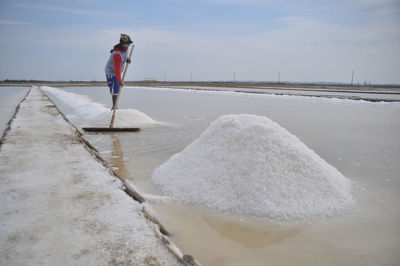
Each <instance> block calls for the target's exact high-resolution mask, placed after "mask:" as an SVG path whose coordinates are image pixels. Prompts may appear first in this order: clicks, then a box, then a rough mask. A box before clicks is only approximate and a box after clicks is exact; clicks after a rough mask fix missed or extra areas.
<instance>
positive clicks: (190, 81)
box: [190, 72, 192, 82]
mask: <svg viewBox="0 0 400 266" xmlns="http://www.w3.org/2000/svg"><path fill="white" fill-rule="evenodd" d="M190 82H192V72H190Z"/></svg>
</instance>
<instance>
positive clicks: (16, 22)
mask: <svg viewBox="0 0 400 266" xmlns="http://www.w3.org/2000/svg"><path fill="white" fill-rule="evenodd" d="M26 24H29V23H28V22H25V21H19V20H9V19H0V25H26Z"/></svg>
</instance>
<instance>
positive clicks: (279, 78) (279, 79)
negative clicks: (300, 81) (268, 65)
mask: <svg viewBox="0 0 400 266" xmlns="http://www.w3.org/2000/svg"><path fill="white" fill-rule="evenodd" d="M278 83H281V72H278Z"/></svg>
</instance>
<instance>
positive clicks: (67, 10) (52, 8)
mask: <svg viewBox="0 0 400 266" xmlns="http://www.w3.org/2000/svg"><path fill="white" fill-rule="evenodd" d="M14 6H16V7H19V8H26V9H36V10H42V11H51V12H63V13H70V14H75V15H91V16H105V15H107V16H108V15H111V14H110V13H108V12H105V11H99V10H92V9H91V10H86V9H78V8H69V7H61V6H53V5H37V4H30V3H17V4H15V5H14Z"/></svg>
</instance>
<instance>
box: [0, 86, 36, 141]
mask: <svg viewBox="0 0 400 266" xmlns="http://www.w3.org/2000/svg"><path fill="white" fill-rule="evenodd" d="M28 89H29V88H27V87H0V136H2V135H3V132H4V130H5V129H6V128H7V123H8V121H9V120H10V119H11V117H12V116H13V114H14V111H15V108H16V107H17V105H18V104H19V102H20V101H21V100H22V98H24V96H25V95H26V92H27V91H28Z"/></svg>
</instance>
